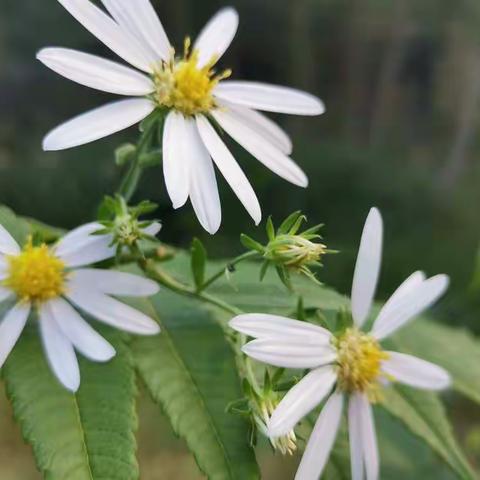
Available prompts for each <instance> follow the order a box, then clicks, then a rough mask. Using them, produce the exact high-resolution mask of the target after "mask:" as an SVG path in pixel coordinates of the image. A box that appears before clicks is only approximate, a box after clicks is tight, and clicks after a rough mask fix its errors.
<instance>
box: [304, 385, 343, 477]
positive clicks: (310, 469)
mask: <svg viewBox="0 0 480 480" xmlns="http://www.w3.org/2000/svg"><path fill="white" fill-rule="evenodd" d="M342 410H343V395H341V394H338V393H334V394H333V395H332V396H331V397H330V398H329V399H328V401H327V403H326V404H325V406H324V407H323V409H322V412H321V413H320V416H319V417H318V420H317V422H316V424H315V427H314V429H313V431H312V434H311V435H310V439H309V440H308V443H307V447H306V449H305V452H304V454H303V457H302V461H301V462H300V465H299V467H298V470H297V473H296V475H295V480H317V479H318V478H320V476H321V475H322V472H323V469H324V468H325V465H326V464H327V460H328V457H329V456H330V452H331V451H332V448H333V445H334V443H335V438H336V437H337V432H338V429H339V426H340V420H341V419H342Z"/></svg>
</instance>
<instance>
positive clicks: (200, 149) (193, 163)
mask: <svg viewBox="0 0 480 480" xmlns="http://www.w3.org/2000/svg"><path fill="white" fill-rule="evenodd" d="M185 133H186V136H185V139H184V142H185V144H184V147H185V148H186V151H187V153H186V158H188V159H189V170H190V175H189V177H190V201H191V202H192V206H193V209H194V210H195V213H196V215H197V218H198V220H199V222H200V224H201V225H202V227H203V228H204V229H205V230H206V231H207V232H208V233H210V234H212V235H213V234H214V233H216V232H217V230H218V229H219V228H220V224H221V222H222V208H221V206H220V197H219V195H218V187H217V180H216V178H215V170H214V169H213V163H212V159H211V158H210V155H209V153H208V151H207V149H206V148H205V145H204V144H203V142H202V139H201V138H200V134H199V133H198V128H197V125H196V123H195V121H194V120H193V119H186V120H185Z"/></svg>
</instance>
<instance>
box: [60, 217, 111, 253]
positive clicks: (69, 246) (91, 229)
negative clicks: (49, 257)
mask: <svg viewBox="0 0 480 480" xmlns="http://www.w3.org/2000/svg"><path fill="white" fill-rule="evenodd" d="M103 228H105V227H104V226H103V225H102V224H101V223H98V222H90V223H85V224H84V225H80V226H79V227H77V228H74V229H73V230H71V231H70V232H68V233H67V234H65V235H64V236H63V237H62V238H61V239H60V240H59V241H58V243H57V244H56V246H55V247H54V248H53V250H54V251H55V253H56V255H58V256H62V255H64V254H66V253H69V252H71V251H72V250H77V249H78V245H79V244H83V243H84V242H85V241H89V240H91V239H92V238H93V237H94V236H92V233H95V232H98V231H100V230H102V229H103ZM95 237H96V236H95ZM97 238H98V237H97Z"/></svg>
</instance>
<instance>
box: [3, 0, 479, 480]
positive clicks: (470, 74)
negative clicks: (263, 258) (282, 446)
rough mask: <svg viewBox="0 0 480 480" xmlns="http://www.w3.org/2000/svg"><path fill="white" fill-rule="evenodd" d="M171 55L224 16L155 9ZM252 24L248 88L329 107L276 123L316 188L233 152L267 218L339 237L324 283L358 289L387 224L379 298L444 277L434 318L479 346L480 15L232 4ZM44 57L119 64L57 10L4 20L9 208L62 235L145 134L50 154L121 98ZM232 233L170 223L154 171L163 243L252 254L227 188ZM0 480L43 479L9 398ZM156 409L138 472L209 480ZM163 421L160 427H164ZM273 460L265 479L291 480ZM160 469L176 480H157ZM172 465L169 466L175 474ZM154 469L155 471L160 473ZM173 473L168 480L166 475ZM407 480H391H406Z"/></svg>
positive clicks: (49, 6)
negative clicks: (416, 277) (299, 220)
mask: <svg viewBox="0 0 480 480" xmlns="http://www.w3.org/2000/svg"><path fill="white" fill-rule="evenodd" d="M154 3H155V7H156V9H157V11H158V12H159V14H160V16H161V18H162V21H163V24H164V26H165V28H166V30H167V32H168V34H169V36H170V39H171V41H172V42H173V43H174V44H175V45H181V43H182V41H183V37H184V36H185V34H191V35H192V36H194V35H195V34H196V33H198V31H199V29H200V28H201V27H202V25H203V24H204V23H205V22H206V21H207V20H208V19H209V18H210V16H211V15H212V14H213V13H215V11H216V10H217V9H219V8H220V7H221V6H224V4H223V3H221V2H219V1H216V0H196V1H194V0H163V1H160V0H158V1H154ZM230 4H232V5H233V6H235V7H236V8H237V9H238V11H239V13H240V17H241V24H240V29H239V32H238V35H237V38H236V39H235V41H234V43H233V46H232V48H231V49H230V50H229V52H228V53H227V55H225V57H224V58H223V59H222V62H223V63H224V64H225V66H228V67H231V68H232V69H233V71H234V76H235V78H243V79H252V80H258V81H264V82H271V83H278V84H284V85H291V86H295V87H298V88H303V89H306V90H308V91H311V92H312V93H315V94H317V95H318V96H320V97H321V98H322V99H323V100H324V101H325V103H326V105H327V113H326V114H325V115H324V116H322V117H319V118H286V117H279V118H278V120H279V121H280V123H281V124H282V125H283V126H284V127H285V128H286V129H287V130H289V131H290V132H291V133H292V135H293V138H294V141H295V150H294V155H293V158H294V159H295V160H296V161H297V162H298V163H299V164H300V165H301V166H302V167H303V168H304V170H305V171H306V172H307V174H308V176H309V178H310V187H309V188H308V190H301V189H298V188H296V187H293V186H291V185H289V184H287V183H286V182H284V181H283V180H281V179H279V178H276V177H275V176H274V175H273V174H271V173H270V172H269V171H267V170H266V169H264V168H263V167H262V166H261V165H260V164H259V163H258V162H256V161H255V160H254V159H252V158H249V156H248V155H247V154H245V153H244V152H243V151H242V150H241V149H240V148H236V147H235V146H234V145H233V142H232V143H231V146H232V149H233V151H234V152H235V154H236V155H237V158H238V159H239V161H240V162H241V164H242V166H243V167H244V169H245V170H246V172H247V174H248V176H249V178H250V179H251V181H252V184H253V185H254V187H255V189H256V191H257V193H258V196H259V199H260V202H261V204H262V207H263V211H264V216H265V217H266V216H267V215H268V214H273V216H274V218H275V219H277V220H280V219H282V218H283V217H285V216H286V215H287V214H289V213H291V212H292V211H294V210H297V209H301V210H303V211H304V212H305V213H306V214H307V215H308V216H309V219H310V220H311V221H312V222H315V223H320V222H321V223H325V224H326V226H325V228H324V235H325V241H326V243H327V244H328V245H329V246H330V247H331V248H334V249H337V250H340V252H341V254H340V255H335V256H332V257H330V258H328V259H327V260H326V262H325V268H324V269H323V270H322V271H321V272H320V274H319V277H320V278H321V280H322V281H324V282H326V283H327V284H329V285H332V286H334V287H336V288H337V289H339V290H340V291H342V292H345V293H348V290H349V286H350V282H351V276H352V270H353V262H354V259H355V255H356V248H357V243H358V240H359V235H360V231H361V227H362V224H363V221H364V219H365V216H366V214H367V212H368V209H369V208H370V207H371V206H373V205H376V206H378V207H379V208H380V209H381V210H382V212H383V214H384V218H385V223H386V241H385V246H386V248H385V254H384V259H385V264H384V265H385V266H384V269H383V272H382V281H381V284H380V292H379V295H380V298H385V297H386V296H387V295H388V294H389V293H391V292H392V291H393V289H394V288H395V286H396V285H397V284H398V283H399V282H400V281H401V280H403V279H404V278H405V277H406V276H407V275H408V274H409V273H411V272H412V271H413V270H416V269H424V270H425V271H426V272H427V273H428V274H435V273H439V272H445V273H448V274H449V275H450V276H451V277H452V288H451V291H450V293H449V295H448V296H447V298H446V299H445V300H444V301H443V302H442V303H441V304H440V305H439V307H438V309H437V315H438V317H439V318H440V319H441V320H442V321H445V322H449V323H451V324H454V325H461V326H465V327H468V328H470V329H472V330H473V331H475V332H476V333H478V332H480V321H478V312H479V306H480V302H478V300H477V298H480V288H476V285H477V287H479V286H480V282H479V280H480V277H479V278H478V279H477V283H476V282H475V281H474V282H473V284H472V278H473V277H474V272H475V268H476V257H477V249H478V245H479V240H480V222H479V221H478V216H479V212H480V209H479V201H480V188H479V185H480V164H479V162H478V161H477V159H478V155H479V153H480V142H479V136H478V127H479V118H478V117H479V115H478V112H480V109H479V107H480V3H479V2H478V1H477V0H457V1H455V2H453V1H451V0H422V1H421V2H418V1H414V0H402V1H397V0H295V1H293V0H261V1H259V0H232V1H231V2H230ZM44 46H66V47H70V48H76V49H79V50H85V51H88V52H92V53H96V54H99V55H104V56H108V57H113V54H111V53H110V52H109V51H108V50H107V49H106V48H105V47H103V46H102V45H101V44H100V43H99V42H98V41H97V40H96V39H95V38H94V37H92V36H91V35H90V34H89V33H88V32H86V31H85V30H84V29H83V28H82V27H81V26H80V25H79V24H77V22H76V21H75V20H74V19H73V18H71V17H70V16H69V14H68V13H67V12H66V11H65V10H64V9H63V8H62V7H61V6H60V5H59V4H58V3H57V2H56V1H55V0H42V1H31V0H29V1H18V0H2V10H1V15H0V92H1V93H0V202H1V203H4V204H6V205H8V206H10V207H11V208H13V209H14V210H15V211H16V212H18V213H20V214H23V215H28V216H32V217H36V218H38V219H40V220H43V221H45V222H49V223H51V224H55V225H59V226H62V227H73V226H75V225H77V224H79V223H80V222H85V221H88V220H90V219H91V218H92V216H93V215H94V214H95V210H96V206H97V205H98V203H99V201H100V199H101V197H102V195H103V194H106V193H113V192H114V191H115V188H116V186H117V184H118V182H119V179H120V176H121V174H122V172H121V171H120V170H119V169H118V168H117V167H116V166H115V165H114V161H113V153H112V152H113V149H114V148H115V147H116V146H117V145H119V144H120V143H122V142H124V141H135V138H136V134H137V132H136V130H135V129H131V130H130V131H127V132H124V133H122V134H119V135H115V136H113V137H111V138H108V139H105V140H102V141H99V142H97V143H94V144H90V145H87V146H84V147H81V148H77V149H74V150H70V151H66V152H59V153H44V152H42V151H41V147H40V145H41V140H42V137H43V135H44V134H46V133H47V131H48V130H50V129H51V128H53V127H54V126H56V125H57V124H58V123H60V122H62V121H64V120H66V119H68V118H70V117H72V116H74V115H76V114H79V113H81V112H83V111H85V110H88V109H90V108H92V107H95V106H98V105H100V104H102V103H106V102H108V101H110V100H112V99H113V97H112V96H110V95H107V94H102V93H99V92H96V91H93V90H89V89H87V88H84V87H81V86H79V85H76V84H74V83H72V82H69V81H66V80H64V79H62V78H61V77H59V76H57V75H56V74H54V73H53V72H51V71H49V70H48V69H46V68H45V67H43V66H42V65H41V64H40V63H39V62H37V61H36V60H35V53H36V51H37V50H38V49H40V48H41V47H44ZM219 183H220V185H221V196H222V205H223V217H224V219H223V224H222V228H221V230H220V232H219V234H218V235H216V236H215V238H214V239H212V238H210V237H208V235H206V234H205V233H204V232H203V231H202V230H201V228H200V226H199V224H198V223H197V221H196V219H195V217H194V215H193V213H192V209H191V207H190V206H187V207H184V208H183V209H181V210H180V211H178V212H173V211H172V209H171V206H170V203H169V201H168V199H167V196H166V192H165V188H164V184H163V179H162V172H161V169H160V168H158V169H156V170H151V171H149V174H148V175H147V176H146V178H144V180H143V182H142V184H141V189H140V192H139V193H138V199H143V198H149V199H151V200H154V201H156V202H158V203H159V204H160V210H159V213H158V216H159V217H160V218H161V219H162V220H163V222H164V230H163V232H162V240H164V241H166V242H172V243H174V244H176V245H183V246H187V245H188V243H189V241H190V239H191V238H192V236H194V235H195V236H200V237H201V238H202V239H204V240H205V242H206V244H207V245H211V246H212V248H211V250H212V251H213V252H214V255H216V256H230V255H233V254H236V253H237V252H239V251H240V249H241V247H240V244H239V241H238V237H239V234H240V232H246V233H249V234H251V235H252V236H254V237H256V238H259V237H260V238H261V237H262V236H263V229H255V228H254V226H253V225H252V222H251V220H250V219H249V217H248V216H247V214H246V213H245V212H244V210H243V209H242V206H241V205H240V203H239V202H238V201H237V200H236V199H235V198H234V196H233V194H232V193H231V191H230V190H229V188H228V186H226V184H225V182H223V180H220V181H219ZM450 407H451V408H450V410H451V412H452V416H454V418H455V420H456V427H457V430H458V433H459V436H460V438H461V440H462V442H463V444H464V445H465V446H466V448H467V449H468V451H469V454H470V456H471V458H472V460H473V461H474V462H478V461H479V460H480V453H479V451H480V449H479V444H480V422H479V417H480V415H479V412H478V409H475V408H474V407H472V406H471V405H469V404H465V403H459V401H458V400H456V399H453V400H452V402H451V404H450ZM0 411H1V412H2V413H1V414H0V416H1V419H0V423H1V432H2V434H1V435H0V477H1V478H2V479H3V478H5V479H14V480H16V479H20V478H21V479H26V480H29V479H36V478H38V474H36V473H35V470H34V467H33V462H32V460H31V458H30V453H29V449H28V448H27V447H22V441H21V437H20V433H19V431H18V429H17V428H16V427H15V426H14V425H13V423H12V421H11V419H10V412H9V410H8V406H7V405H6V403H5V401H3V402H2V408H1V410H0ZM157 417H158V415H157V412H156V411H155V408H154V407H153V406H152V405H150V403H149V401H148V400H147V399H145V400H143V401H142V408H141V419H142V420H143V422H142V423H143V425H142V427H141V430H140V458H141V461H142V466H143V472H144V474H143V476H142V478H144V479H157V478H162V479H163V478H165V479H177V478H178V479H181V478H182V479H184V478H197V477H196V475H198V474H197V473H196V468H195V466H194V463H193V460H192V459H191V458H190V456H189V455H188V454H187V453H186V451H185V449H184V446H183V444H182V443H181V442H179V441H175V440H173V437H172V436H171V433H170V430H169V428H168V426H167V425H166V424H164V423H159V424H158V425H157V423H155V422H157V420H156V419H157ZM154 419H155V420H154ZM294 462H295V460H294V461H293V462H286V463H285V461H283V460H279V459H277V460H275V461H274V462H273V463H272V462H270V461H268V462H267V464H266V465H267V466H266V468H267V470H268V471H269V472H270V471H271V473H270V474H267V477H266V478H272V479H273V478H280V473H278V472H280V471H281V472H283V474H282V478H283V477H284V476H285V478H289V477H290V476H291V475H290V474H286V473H285V472H286V471H288V468H287V466H286V465H290V463H292V464H293V463H294ZM155 465H162V472H163V473H162V474H158V473H155V472H156V469H155V468H154V467H155ZM165 465H171V467H169V468H170V470H165V468H166V467H165ZM152 472H153V473H152ZM165 472H167V473H165ZM392 478H393V477H392Z"/></svg>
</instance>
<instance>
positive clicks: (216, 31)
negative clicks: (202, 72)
mask: <svg viewBox="0 0 480 480" xmlns="http://www.w3.org/2000/svg"><path fill="white" fill-rule="evenodd" d="M237 29H238V13H237V12H236V10H235V9H233V8H231V7H227V8H223V9H222V10H220V11H219V12H218V13H217V14H216V15H215V16H214V17H213V18H212V19H211V20H210V21H209V22H208V23H207V25H205V27H204V28H203V30H202V31H201V32H200V35H199V36H198V38H197V40H196V41H195V44H194V47H193V48H194V49H195V50H198V54H199V56H198V66H199V67H200V68H201V67H203V66H205V65H206V64H207V63H209V62H210V61H211V60H212V59H215V60H216V61H218V60H219V59H220V57H221V56H222V55H223V54H224V53H225V52H226V51H227V49H228V47H229V46H230V44H231V43H232V40H233V39H234V37H235V34H236V33H237Z"/></svg>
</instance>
